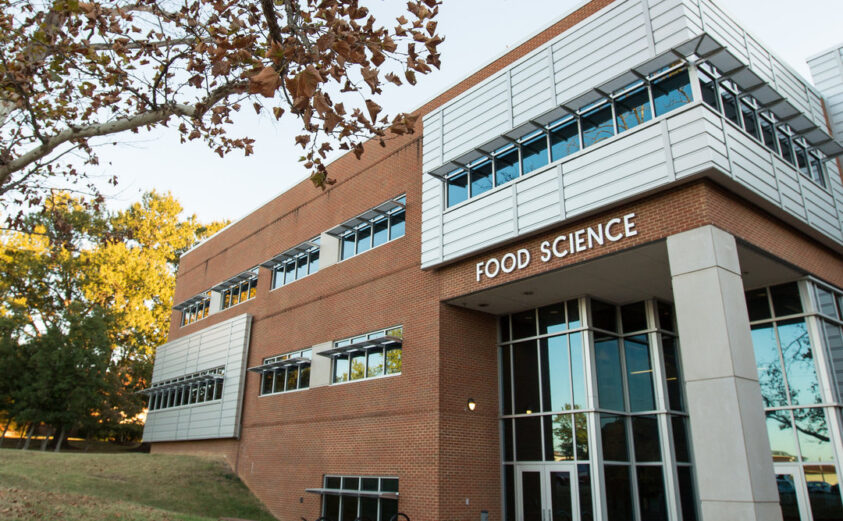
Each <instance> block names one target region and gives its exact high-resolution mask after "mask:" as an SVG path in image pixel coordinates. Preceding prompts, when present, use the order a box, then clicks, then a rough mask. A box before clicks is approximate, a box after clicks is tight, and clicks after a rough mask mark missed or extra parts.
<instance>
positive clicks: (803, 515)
mask: <svg viewBox="0 0 843 521" xmlns="http://www.w3.org/2000/svg"><path fill="white" fill-rule="evenodd" d="M775 471H776V486H777V487H778V489H779V504H780V505H781V507H782V521H811V517H810V514H809V513H808V510H809V509H808V498H807V497H806V493H805V483H804V480H803V479H802V472H801V469H800V468H799V466H797V465H782V464H777V465H776V466H775Z"/></svg>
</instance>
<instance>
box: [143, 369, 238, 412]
mask: <svg viewBox="0 0 843 521" xmlns="http://www.w3.org/2000/svg"><path fill="white" fill-rule="evenodd" d="M224 375H225V367H215V368H213V369H206V370H204V371H199V372H196V373H193V374H189V375H185V376H180V377H178V378H171V379H169V380H163V381H161V382H157V383H155V384H153V385H152V386H151V387H150V388H149V389H145V390H144V392H146V393H147V394H149V404H148V408H149V410H150V411H158V410H161V409H169V408H172V407H181V406H183V405H194V404H199V403H205V402H211V401H215V400H219V399H221V398H222V387H223V377H224Z"/></svg>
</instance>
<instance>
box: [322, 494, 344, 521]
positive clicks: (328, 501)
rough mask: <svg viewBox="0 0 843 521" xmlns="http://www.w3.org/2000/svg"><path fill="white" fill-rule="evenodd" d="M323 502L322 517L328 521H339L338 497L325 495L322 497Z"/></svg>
mask: <svg viewBox="0 0 843 521" xmlns="http://www.w3.org/2000/svg"><path fill="white" fill-rule="evenodd" d="M322 497H323V498H324V501H325V505H324V507H323V508H324V515H325V517H327V518H328V519H333V520H335V521H337V520H339V518H340V497H339V496H335V495H333V494H325V495H324V496H322Z"/></svg>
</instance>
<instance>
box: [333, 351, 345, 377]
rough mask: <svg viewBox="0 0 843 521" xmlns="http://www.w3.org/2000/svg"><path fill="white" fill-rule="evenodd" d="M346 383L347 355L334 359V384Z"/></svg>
mask: <svg viewBox="0 0 843 521" xmlns="http://www.w3.org/2000/svg"><path fill="white" fill-rule="evenodd" d="M346 381H348V355H340V356H336V357H334V383H339V382H346Z"/></svg>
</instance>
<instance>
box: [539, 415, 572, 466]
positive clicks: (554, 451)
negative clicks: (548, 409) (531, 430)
mask: <svg viewBox="0 0 843 521" xmlns="http://www.w3.org/2000/svg"><path fill="white" fill-rule="evenodd" d="M573 419H574V415H573V414H554V415H553V416H545V417H544V421H545V434H544V439H545V444H546V447H545V459H546V460H547V461H570V460H573V459H574V422H573Z"/></svg>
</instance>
